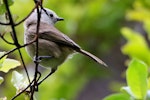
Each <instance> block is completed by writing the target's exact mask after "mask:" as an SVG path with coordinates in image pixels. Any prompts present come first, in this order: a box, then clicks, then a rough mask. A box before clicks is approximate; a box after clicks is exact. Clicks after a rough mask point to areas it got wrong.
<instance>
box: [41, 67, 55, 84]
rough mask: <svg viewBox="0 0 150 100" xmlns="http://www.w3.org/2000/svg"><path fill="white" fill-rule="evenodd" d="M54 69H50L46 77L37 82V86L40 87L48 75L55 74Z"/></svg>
mask: <svg viewBox="0 0 150 100" xmlns="http://www.w3.org/2000/svg"><path fill="white" fill-rule="evenodd" d="M55 71H56V69H53V68H52V69H51V72H50V73H49V74H48V75H47V76H46V77H44V78H43V79H42V80H41V81H40V82H38V85H40V84H41V83H42V82H43V81H44V80H46V79H47V78H48V77H49V76H50V75H52V74H53V73H55Z"/></svg>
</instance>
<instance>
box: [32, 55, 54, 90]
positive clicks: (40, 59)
mask: <svg viewBox="0 0 150 100" xmlns="http://www.w3.org/2000/svg"><path fill="white" fill-rule="evenodd" d="M45 58H46V59H49V58H52V56H38V57H35V56H34V58H33V59H34V62H35V63H40V62H41V61H42V59H45ZM36 73H37V74H38V75H39V76H38V77H36V82H38V81H39V79H40V78H41V73H40V72H39V71H38V70H37V71H36ZM43 81H44V80H43ZM38 85H39V84H38V83H36V85H35V91H38Z"/></svg>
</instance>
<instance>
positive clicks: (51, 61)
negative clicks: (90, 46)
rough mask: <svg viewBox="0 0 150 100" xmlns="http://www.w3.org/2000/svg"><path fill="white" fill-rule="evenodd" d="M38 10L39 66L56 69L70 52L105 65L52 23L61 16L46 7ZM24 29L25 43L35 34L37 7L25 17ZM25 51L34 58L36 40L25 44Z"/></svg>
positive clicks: (59, 19)
mask: <svg viewBox="0 0 150 100" xmlns="http://www.w3.org/2000/svg"><path fill="white" fill-rule="evenodd" d="M40 11H41V18H40V25H39V33H38V53H39V57H40V58H41V61H40V65H41V66H43V67H46V68H52V69H57V67H58V66H59V65H61V64H62V63H63V62H64V61H65V60H66V58H67V57H68V56H69V55H70V54H72V53H75V52H78V53H80V54H83V55H85V56H87V57H89V58H91V59H93V60H94V61H96V62H97V63H99V64H101V65H103V66H107V65H106V64H105V63H104V62H103V61H102V60H100V59H99V58H98V57H96V56H94V55H93V54H91V53H89V52H87V51H85V50H83V49H81V47H80V46H79V45H78V44H76V43H75V42H74V41H73V40H71V39H70V38H69V37H68V36H66V35H65V34H63V33H62V32H60V31H59V30H58V29H57V28H55V27H54V24H55V23H56V22H58V21H62V20H64V19H63V18H61V17H58V15H57V14H56V13H55V12H54V11H52V10H50V9H48V8H43V9H40ZM24 29H25V32H24V33H25V34H24V41H25V43H29V42H30V41H32V40H33V39H34V38H35V36H36V35H37V34H36V32H37V31H36V30H37V9H35V10H34V11H33V12H32V14H31V15H30V16H29V17H28V18H27V19H26V21H25V23H24ZM26 51H27V52H28V54H29V55H30V57H31V58H32V59H34V57H35V52H36V42H34V43H32V44H30V45H28V46H26Z"/></svg>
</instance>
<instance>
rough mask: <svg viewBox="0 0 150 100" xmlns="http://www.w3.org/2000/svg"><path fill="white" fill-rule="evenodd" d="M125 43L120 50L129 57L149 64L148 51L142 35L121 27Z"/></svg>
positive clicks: (149, 56)
mask: <svg viewBox="0 0 150 100" xmlns="http://www.w3.org/2000/svg"><path fill="white" fill-rule="evenodd" d="M121 32H122V35H123V36H124V37H125V38H126V39H127V43H126V44H125V45H124V46H123V47H122V52H123V53H124V54H126V55H128V56H129V57H131V58H138V59H141V60H143V61H144V62H145V63H146V64H148V65H150V51H149V47H148V44H147V42H146V41H145V39H144V37H143V36H142V35H140V33H137V32H135V31H133V30H131V29H129V28H122V29H121Z"/></svg>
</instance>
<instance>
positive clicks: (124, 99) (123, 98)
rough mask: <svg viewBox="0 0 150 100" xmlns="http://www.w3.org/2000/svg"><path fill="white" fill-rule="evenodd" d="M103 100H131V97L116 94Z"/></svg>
mask: <svg viewBox="0 0 150 100" xmlns="http://www.w3.org/2000/svg"><path fill="white" fill-rule="evenodd" d="M103 100H131V99H130V96H129V95H126V94H123V93H116V94H112V95H109V96H107V97H105V98H104V99H103Z"/></svg>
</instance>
